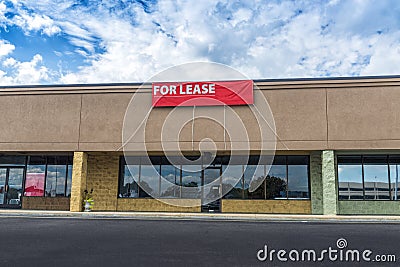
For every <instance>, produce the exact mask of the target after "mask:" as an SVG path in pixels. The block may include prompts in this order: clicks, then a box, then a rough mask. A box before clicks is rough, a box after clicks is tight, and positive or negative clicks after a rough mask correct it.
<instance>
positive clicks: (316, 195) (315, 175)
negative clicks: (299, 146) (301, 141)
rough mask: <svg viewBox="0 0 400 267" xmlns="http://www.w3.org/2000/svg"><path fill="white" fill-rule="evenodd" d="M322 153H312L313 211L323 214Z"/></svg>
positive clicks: (311, 183)
mask: <svg viewBox="0 0 400 267" xmlns="http://www.w3.org/2000/svg"><path fill="white" fill-rule="evenodd" d="M321 156H322V153H321V151H313V152H311V154H310V185H311V213H312V214H323V205H322V204H323V195H322V160H321Z"/></svg>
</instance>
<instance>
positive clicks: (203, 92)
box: [152, 80, 253, 107]
mask: <svg viewBox="0 0 400 267" xmlns="http://www.w3.org/2000/svg"><path fill="white" fill-rule="evenodd" d="M152 95H153V107H176V106H220V105H228V106H233V105H248V104H253V81H252V80H241V81H221V82H155V83H153V84H152Z"/></svg>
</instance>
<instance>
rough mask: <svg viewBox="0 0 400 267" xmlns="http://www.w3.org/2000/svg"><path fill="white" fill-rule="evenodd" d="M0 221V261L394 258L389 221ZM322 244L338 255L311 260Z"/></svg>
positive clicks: (206, 262) (240, 262)
mask: <svg viewBox="0 0 400 267" xmlns="http://www.w3.org/2000/svg"><path fill="white" fill-rule="evenodd" d="M0 224H1V227H0V237H1V242H0V255H1V257H0V265H1V266H311V265H314V266H321V265H324V266H343V265H347V266H354V265H358V266H397V264H398V263H394V262H385V263H381V262H379V263H378V262H376V261H372V260H375V258H374V257H375V256H376V255H395V256H396V258H395V260H396V261H398V260H399V257H400V246H399V243H400V242H399V241H400V231H399V227H400V226H399V224H390V223H328V222H325V223H324V222H322V223H321V222H255V221H254V222H245V221H223V220H219V221H206V220H204V221H202V220H171V219H170V220H137V219H136V220H133V219H94V218H91V219H89V218H87V219H84V218H11V217H10V218H7V217H2V218H0ZM339 239H341V241H343V240H344V241H343V242H346V247H344V248H343V249H342V251H343V253H344V254H343V255H344V256H343V255H342V256H343V257H345V256H346V251H347V250H348V249H351V250H355V249H356V250H359V251H360V253H361V252H362V251H364V250H371V251H372V254H371V255H369V258H370V259H372V260H371V261H370V262H366V261H363V259H361V260H360V261H359V262H357V261H346V260H345V258H344V259H342V261H341V260H340V257H339V256H340V255H339V254H340V253H339V252H340V249H338V243H337V242H339V241H338V240H339ZM342 245H343V244H342ZM342 245H341V246H342ZM265 246H267V247H268V253H267V254H268V256H269V255H270V251H271V250H275V251H276V252H275V253H274V254H273V255H272V261H271V260H270V258H267V259H266V260H265V261H260V260H259V259H258V258H257V253H258V252H259V251H260V250H263V249H264V248H265ZM329 247H331V249H332V250H333V249H336V250H337V252H336V255H337V259H336V260H335V261H331V260H330V259H329V255H328V252H327V253H325V255H324V258H323V260H322V261H318V258H320V255H321V254H320V252H321V251H323V250H324V249H328V248H329ZM278 250H285V251H286V255H285V256H286V258H287V261H286V262H285V261H281V260H280V259H278V257H277V252H278ZM291 250H297V251H299V252H300V255H299V256H300V260H299V261H297V260H296V253H292V254H291V255H289V253H290V251H291ZM304 250H307V251H308V250H315V251H316V253H317V255H316V257H317V259H316V261H315V262H314V261H313V260H312V257H311V258H310V259H311V260H307V257H308V256H309V255H308V254H307V255H305V256H306V260H301V253H302V251H304ZM282 253H283V252H281V254H282ZM307 253H308V252H307ZM264 254H265V253H264V251H262V252H260V253H259V256H260V257H261V259H262V258H263V257H264ZM289 256H292V259H295V261H293V260H291V259H290V257H289ZM311 256H312V255H311ZM284 258H285V257H283V259H284Z"/></svg>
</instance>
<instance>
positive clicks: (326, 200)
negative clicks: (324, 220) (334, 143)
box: [322, 150, 338, 215]
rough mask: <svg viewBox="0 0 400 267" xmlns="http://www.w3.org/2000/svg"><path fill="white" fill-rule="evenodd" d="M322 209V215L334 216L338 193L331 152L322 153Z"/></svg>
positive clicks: (333, 157)
mask: <svg viewBox="0 0 400 267" xmlns="http://www.w3.org/2000/svg"><path fill="white" fill-rule="evenodd" d="M322 198H323V200H322V207H323V214H324V215H336V214H337V209H338V192H337V186H336V173H335V153H334V151H333V150H324V151H322Z"/></svg>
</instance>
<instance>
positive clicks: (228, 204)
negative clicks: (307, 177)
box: [222, 199, 311, 214]
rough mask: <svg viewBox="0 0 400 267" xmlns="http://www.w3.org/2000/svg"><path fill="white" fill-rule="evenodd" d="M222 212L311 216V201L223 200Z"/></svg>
mask: <svg viewBox="0 0 400 267" xmlns="http://www.w3.org/2000/svg"><path fill="white" fill-rule="evenodd" d="M222 212H241V213H281V214H285V213H286V214H311V201H310V200H255V199H252V200H240V199H223V200H222Z"/></svg>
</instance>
